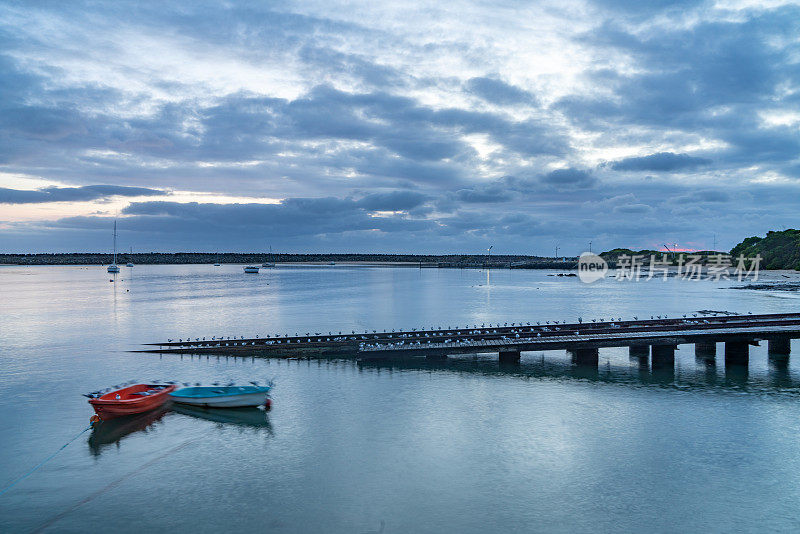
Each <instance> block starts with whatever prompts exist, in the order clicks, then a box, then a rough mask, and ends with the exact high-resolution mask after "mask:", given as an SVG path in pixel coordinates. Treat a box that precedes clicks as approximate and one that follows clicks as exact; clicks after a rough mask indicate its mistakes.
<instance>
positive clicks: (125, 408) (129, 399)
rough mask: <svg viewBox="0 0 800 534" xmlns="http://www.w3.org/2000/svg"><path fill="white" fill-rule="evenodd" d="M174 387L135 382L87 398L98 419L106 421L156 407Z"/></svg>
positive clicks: (162, 402)
mask: <svg viewBox="0 0 800 534" xmlns="http://www.w3.org/2000/svg"><path fill="white" fill-rule="evenodd" d="M175 389H176V386H173V385H158V384H135V385H133V386H128V387H126V388H122V389H117V390H115V391H111V392H109V393H106V394H105V395H101V396H99V397H95V398H92V399H89V404H91V405H92V408H94V411H95V412H96V413H97V415H98V416H99V417H100V419H102V420H103V421H107V420H108V419H113V418H115V417H121V416H123V415H133V414H137V413H144V412H148V411H150V410H153V409H155V408H158V407H160V406H161V405H163V404H164V403H165V402H167V401H168V400H169V396H168V395H169V393H171V392H173V391H175Z"/></svg>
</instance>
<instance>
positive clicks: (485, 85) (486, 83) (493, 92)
mask: <svg viewBox="0 0 800 534" xmlns="http://www.w3.org/2000/svg"><path fill="white" fill-rule="evenodd" d="M466 86H467V90H468V91H470V92H471V93H474V94H476V95H477V96H479V97H481V98H482V99H484V100H486V101H487V102H491V103H493V104H499V105H513V104H533V103H535V101H536V99H535V97H534V96H533V95H532V94H531V93H529V92H528V91H525V90H523V89H520V88H519V87H515V86H513V85H509V84H507V83H505V82H504V81H501V80H497V79H494V78H486V77H477V78H470V79H469V80H467V83H466Z"/></svg>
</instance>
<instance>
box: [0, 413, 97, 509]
mask: <svg viewBox="0 0 800 534" xmlns="http://www.w3.org/2000/svg"><path fill="white" fill-rule="evenodd" d="M92 426H94V423H91V424H90V425H89V426H87V427H86V428H84V429H83V430H81V431H80V433H79V434H78V435H77V436H75V437H74V438H72V439H71V440H69V441H68V442H66V443H65V444H63V445H62V446H61V448H60V449H58V450H57V451H56V452H54V453H53V454H51V455H50V456H48V457H47V458H45V459H44V460H42V461H41V462H39V463H38V464H36V466H35V467H34V468H33V469H31V470H30V471H28V472H27V473H25V474H24V475H22V476H21V477H19V478H18V479H16V480H15V481H14V482H12V483H11V484H9V485H8V486H6V487H5V488H3V490H2V491H0V496H2V495H3V494H4V493H6V492H7V491H8V490H10V489H11V488H13V487H14V486H16V485H17V484H19V483H20V482H22V481H23V480H25V479H26V478H28V477H29V476H31V475H32V474H33V473H35V472H36V471H37V470H38V469H39V468H40V467H42V466H43V465H44V464H46V463H47V462H49V461H50V460H52V459H53V458H55V457H56V455H57V454H58V453H59V452H61V451H63V450H64V449H66V448H67V445H69V444H70V443H72V442H73V441H75V440H76V439H78V438H79V437H81V436H82V435H83V434H84V433H85V432H87V431H89V430H91V429H92Z"/></svg>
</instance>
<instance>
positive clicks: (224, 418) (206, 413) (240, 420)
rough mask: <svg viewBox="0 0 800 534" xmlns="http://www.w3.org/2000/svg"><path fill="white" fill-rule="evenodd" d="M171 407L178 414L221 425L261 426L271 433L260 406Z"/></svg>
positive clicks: (270, 427)
mask: <svg viewBox="0 0 800 534" xmlns="http://www.w3.org/2000/svg"><path fill="white" fill-rule="evenodd" d="M172 409H173V410H174V411H175V412H177V413H179V414H183V415H188V416H190V417H196V418H198V419H205V420H206V421H213V422H215V423H220V424H223V425H234V426H244V427H253V428H263V429H265V430H266V431H267V433H268V434H272V425H271V424H270V421H269V416H268V415H267V412H265V411H264V410H262V409H260V408H203V407H201V406H187V405H182V404H173V405H172Z"/></svg>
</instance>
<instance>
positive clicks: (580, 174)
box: [541, 168, 597, 189]
mask: <svg viewBox="0 0 800 534" xmlns="http://www.w3.org/2000/svg"><path fill="white" fill-rule="evenodd" d="M596 181H597V180H596V179H595V178H594V176H592V175H591V173H589V172H588V171H585V170H581V169H573V168H567V169H556V170H554V171H550V172H548V173H547V174H545V175H544V176H542V177H541V182H542V183H543V184H546V185H550V186H553V187H555V188H560V189H565V188H566V189H573V188H586V187H592V186H593V185H594V184H595V183H596Z"/></svg>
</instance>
